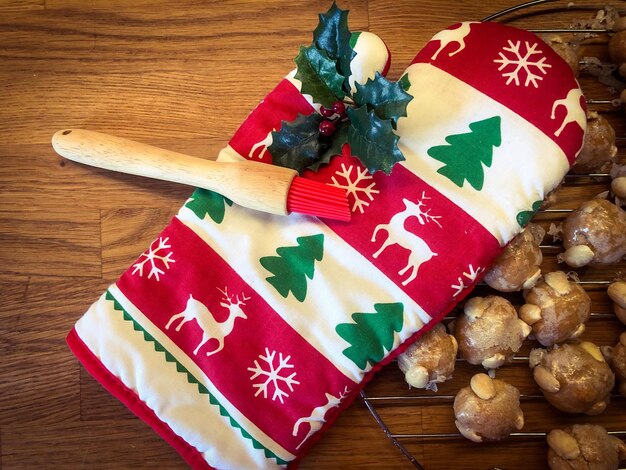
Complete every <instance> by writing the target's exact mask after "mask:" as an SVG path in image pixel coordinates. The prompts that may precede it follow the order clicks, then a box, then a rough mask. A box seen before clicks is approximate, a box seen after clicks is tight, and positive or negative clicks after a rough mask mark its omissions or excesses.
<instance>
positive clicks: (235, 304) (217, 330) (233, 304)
mask: <svg viewBox="0 0 626 470" xmlns="http://www.w3.org/2000/svg"><path fill="white" fill-rule="evenodd" d="M218 290H219V291H220V292H221V293H222V294H224V298H223V299H222V302H220V305H221V306H222V307H224V308H226V309H228V318H227V319H226V321H224V322H222V323H219V322H218V321H216V320H215V318H214V317H213V314H212V313H211V312H210V311H209V309H208V308H207V307H206V306H205V305H204V304H203V303H202V302H199V301H198V300H196V299H194V298H193V296H192V295H191V294H190V295H189V300H187V306H186V307H185V310H183V311H182V312H180V313H177V314H175V315H172V317H171V318H170V320H169V321H168V322H167V325H165V329H166V330H169V329H170V326H172V323H174V322H175V321H176V320H180V323H179V324H178V326H177V327H176V331H180V329H181V327H182V326H183V325H184V324H185V323H187V322H189V321H191V320H196V322H197V323H198V326H199V327H200V329H201V330H202V340H201V341H200V343H199V344H198V346H197V347H196V349H195V350H194V352H193V353H194V355H197V354H198V351H199V350H200V348H201V347H202V346H204V345H205V344H206V342H207V341H209V340H210V339H216V340H217V341H218V343H219V345H218V347H217V349H214V350H213V351H208V352H207V353H206V355H207V356H211V355H212V354H215V353H217V352H219V351H221V350H222V349H223V348H224V338H225V337H226V336H228V335H229V334H230V332H231V331H233V326H234V324H235V319H236V318H243V319H244V320H245V319H246V318H248V317H247V316H246V314H245V313H244V312H243V310H241V307H242V306H243V305H246V304H245V301H246V300H249V299H250V297H246V296H245V295H244V294H243V293H242V294H241V296H242V298H241V299H239V296H236V297H235V301H233V299H232V297H230V296H229V295H228V294H227V292H226V289H224V290H221V289H218Z"/></svg>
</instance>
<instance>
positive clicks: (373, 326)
mask: <svg viewBox="0 0 626 470" xmlns="http://www.w3.org/2000/svg"><path fill="white" fill-rule="evenodd" d="M374 310H375V313H353V314H352V320H354V323H341V324H339V325H337V327H336V328H335V331H336V332H337V334H338V335H339V336H341V337H342V338H343V339H345V340H346V341H347V342H348V343H350V346H349V347H348V348H346V349H344V350H343V354H344V356H346V357H347V358H348V359H350V360H351V361H352V362H354V363H355V364H356V365H357V366H358V367H359V368H360V369H363V370H365V368H366V367H367V363H368V362H369V363H370V364H371V365H374V364H376V363H377V362H379V361H380V360H381V359H382V358H383V357H384V356H385V351H387V352H388V351H391V348H392V347H393V343H394V340H395V333H394V332H398V333H399V332H400V331H401V330H402V324H403V322H404V313H403V312H404V306H403V305H402V304H401V303H399V302H397V303H386V304H374Z"/></svg>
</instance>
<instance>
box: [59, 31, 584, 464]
mask: <svg viewBox="0 0 626 470" xmlns="http://www.w3.org/2000/svg"><path fill="white" fill-rule="evenodd" d="M354 48H355V50H356V52H357V55H356V57H355V58H354V59H353V66H352V70H353V79H357V80H358V81H360V82H364V81H365V80H366V79H367V77H372V76H373V74H374V72H375V71H376V70H378V71H381V70H384V69H386V68H387V66H388V53H387V50H386V47H385V45H384V43H382V41H381V40H380V39H378V38H377V37H376V36H374V35H373V34H370V33H362V34H361V35H360V36H359V37H358V40H357V43H356V45H355V46H354ZM405 74H406V76H405V78H404V80H408V83H409V84H410V85H409V87H408V88H407V91H408V93H409V94H411V95H412V96H413V99H412V101H411V102H410V103H409V105H408V108H407V116H406V117H403V118H401V119H399V121H398V125H397V130H396V133H397V135H398V136H399V137H400V139H399V143H398V145H399V147H400V149H401V151H402V152H403V154H404V156H405V158H406V160H405V161H403V162H401V163H399V164H397V165H395V166H394V168H393V171H392V172H391V175H389V176H388V175H385V174H383V173H382V172H377V173H375V174H373V175H372V174H370V173H368V171H367V170H366V169H365V167H364V166H363V165H362V164H361V163H360V162H359V160H357V158H355V157H353V156H352V155H351V154H350V149H349V147H347V146H344V152H343V155H341V156H337V157H334V158H333V159H332V160H331V161H330V163H329V164H328V165H325V166H322V167H321V168H320V170H319V171H318V172H317V173H313V172H310V171H306V172H305V173H304V176H305V177H309V178H312V179H315V180H318V181H323V182H327V183H329V184H333V185H336V186H341V187H344V188H346V190H347V192H348V195H349V201H350V205H351V209H352V212H353V213H352V221H351V222H350V223H344V222H333V221H327V220H318V219H317V218H314V217H309V216H302V215H296V214H293V215H291V216H288V217H281V216H272V215H268V214H264V213H259V212H255V211H251V210H247V209H244V208H242V207H238V206H236V205H234V204H232V203H230V201H228V200H226V199H224V198H223V197H221V196H219V195H217V194H214V193H210V192H207V191H204V190H196V191H195V192H194V193H193V194H192V195H191V197H190V199H189V200H188V201H187V202H186V203H185V205H184V206H183V207H182V208H181V209H180V211H179V213H178V215H177V216H176V217H174V219H173V220H172V221H171V223H170V224H169V225H168V226H167V227H166V228H165V229H164V230H163V232H162V233H161V234H160V235H159V236H158V237H157V238H156V239H155V240H154V242H153V243H152V244H151V245H150V247H149V248H148V249H147V250H146V252H145V253H143V254H141V256H139V258H138V259H137V261H136V262H135V263H133V265H132V266H131V267H130V268H129V269H128V270H127V271H126V272H125V273H124V274H123V275H122V276H121V277H120V279H119V280H118V281H117V282H116V283H115V284H113V285H112V286H111V287H110V288H109V289H108V290H107V291H106V292H105V293H104V294H103V295H102V297H101V298H100V299H99V300H98V301H96V302H95V303H94V304H93V305H92V306H91V308H90V309H89V310H88V311H87V313H86V314H85V315H84V316H83V317H82V318H81V319H80V320H79V321H78V322H77V323H76V326H75V327H74V329H73V330H72V331H71V333H70V334H69V337H68V342H69V344H70V347H71V348H72V350H73V351H74V353H75V354H76V355H77V356H78V358H79V359H80V360H81V361H82V362H83V364H84V365H85V367H86V368H87V369H88V370H89V372H90V373H91V374H93V375H94V376H95V377H96V379H98V380H99V381H100V382H101V383H102V384H103V385H104V386H105V387H106V388H107V389H108V390H109V391H110V392H111V393H112V394H113V395H115V396H116V397H118V398H119V399H120V400H121V401H122V402H124V403H125V404H126V405H127V406H128V407H129V408H130V409H131V410H132V411H134V412H135V413H136V414H137V415H138V416H139V417H141V418H142V419H144V420H145V421H146V422H147V423H148V424H150V425H151V426H152V427H153V428H154V429H155V430H156V431H157V432H158V433H159V434H160V435H161V436H163V437H164V438H165V439H166V440H167V441H168V442H169V443H170V444H172V445H173V446H174V447H175V448H176V449H177V450H178V451H179V452H180V453H181V455H182V456H183V457H184V458H185V459H186V461H187V462H188V463H189V464H190V465H192V466H193V467H195V468H209V467H215V468H273V467H281V466H287V465H289V464H294V463H296V462H297V461H298V460H299V459H300V458H301V457H302V456H303V455H304V454H306V452H307V450H308V449H309V448H310V447H311V445H312V444H313V442H314V441H315V440H316V439H317V438H319V436H320V435H321V434H322V433H323V431H324V429H325V428H326V427H327V426H329V425H330V424H331V423H332V422H333V421H334V419H335V418H336V417H337V415H338V413H339V412H340V411H341V410H342V409H344V408H346V407H347V406H348V405H349V404H350V402H351V401H352V400H353V399H354V398H355V397H356V396H357V394H358V392H359V390H360V389H361V388H362V387H363V386H364V384H365V383H366V382H367V381H368V380H369V379H370V378H371V377H372V375H373V374H374V372H375V371H377V370H378V369H380V367H382V366H383V365H384V364H386V363H388V362H389V361H390V360H391V359H393V358H394V357H395V356H396V355H397V354H398V353H399V352H400V351H401V350H403V348H404V347H405V346H406V345H408V343H409V342H411V341H412V340H414V339H415V338H417V337H418V336H419V335H420V334H422V333H423V332H424V331H426V330H428V329H429V328H431V327H432V326H433V325H435V324H436V323H437V322H438V321H440V320H441V319H442V318H443V317H444V316H445V315H446V313H447V312H449V311H450V310H451V309H452V308H453V306H454V305H455V304H456V303H457V302H459V301H460V300H461V299H462V298H463V297H465V296H466V295H467V294H468V293H469V292H470V290H471V288H472V286H473V285H474V284H475V283H476V282H477V281H478V280H479V279H480V278H481V276H482V274H483V273H484V272H485V270H486V269H488V267H489V266H490V264H491V263H492V261H493V259H494V258H495V257H496V256H497V255H498V253H499V252H500V251H501V249H502V247H503V246H504V245H506V243H507V242H508V241H510V240H511V239H512V238H513V237H514V236H515V235H516V234H517V233H518V232H519V231H520V230H521V228H522V227H523V225H525V224H526V223H527V222H528V220H529V219H530V217H531V216H532V214H533V212H534V211H536V210H537V208H538V205H539V204H540V203H541V201H542V199H543V198H544V196H545V195H546V193H547V192H549V191H550V190H552V189H553V188H555V187H556V186H557V185H558V184H559V182H560V181H561V180H562V178H563V176H564V175H565V173H566V172H567V170H568V168H569V167H570V165H571V164H572V163H573V161H574V158H575V155H576V154H577V152H578V150H579V149H580V147H581V145H582V141H583V135H584V129H585V104H584V99H583V96H582V94H581V91H580V89H579V87H578V84H577V83H576V80H575V79H574V77H573V75H572V74H571V72H570V70H569V68H568V66H567V64H566V63H565V62H564V61H563V60H561V59H560V58H559V57H558V56H557V55H556V54H555V53H554V52H553V51H552V50H551V49H550V48H549V47H548V46H546V45H545V44H544V43H543V42H541V40H540V39H538V38H537V37H536V36H535V35H533V34H531V33H528V32H525V31H521V30H518V29H514V28H511V27H508V26H503V25H500V24H495V23H461V24H457V25H454V26H453V27H451V28H450V29H447V30H444V31H442V32H440V33H438V34H437V35H435V36H434V37H433V39H432V40H431V41H430V42H429V43H428V44H427V45H426V46H425V47H424V49H423V50H422V51H421V52H420V53H419V54H418V55H417V56H416V58H415V59H414V61H413V63H412V64H411V65H410V66H409V67H408V68H407V70H406V72H405ZM299 90H300V83H299V82H298V80H296V79H295V78H294V74H293V73H292V74H290V75H288V76H287V77H286V78H285V79H284V80H282V81H281V82H280V83H279V84H278V86H277V87H276V88H275V89H274V90H273V91H272V92H271V93H270V94H269V95H268V96H267V97H266V98H265V99H264V100H263V101H262V102H261V103H260V104H259V105H258V107H257V108H256V109H255V110H254V111H252V113H251V114H250V116H249V117H248V118H247V119H246V121H245V122H244V123H243V124H242V126H241V127H240V128H239V130H238V131H237V132H236V133H235V135H234V136H233V138H232V140H231V141H230V142H229V145H228V146H227V147H226V148H225V149H224V150H223V151H222V152H221V154H220V159H227V160H241V159H252V160H262V161H266V162H268V163H271V156H270V155H269V152H268V151H267V145H268V144H269V143H270V142H271V131H272V130H274V129H277V128H280V126H281V122H282V121H289V120H293V119H294V118H295V117H296V116H297V114H298V113H302V114H310V113H312V112H316V111H315V110H316V109H319V105H316V104H315V103H312V102H311V97H310V96H308V95H303V94H301V93H300V91H299Z"/></svg>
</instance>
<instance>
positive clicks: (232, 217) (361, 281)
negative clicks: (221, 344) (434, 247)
mask: <svg viewBox="0 0 626 470" xmlns="http://www.w3.org/2000/svg"><path fill="white" fill-rule="evenodd" d="M178 218H179V219H180V220H181V221H182V222H183V223H184V224H185V225H187V226H188V227H189V228H190V229H191V230H193V231H194V232H195V233H197V234H198V235H199V236H200V237H201V238H202V239H203V240H204V241H205V242H206V243H207V244H208V245H210V246H211V247H212V248H213V249H214V250H215V251H216V252H217V253H218V254H219V255H220V256H221V257H222V258H223V259H225V260H226V261H227V262H228V263H229V264H230V266H231V267H232V268H233V269H234V270H235V271H236V272H237V273H238V274H239V275H240V276H241V277H242V278H243V279H244V280H245V281H246V282H247V283H248V284H249V285H250V286H251V287H252V288H253V289H254V290H255V291H256V292H257V293H258V294H259V295H260V296H261V297H262V298H264V299H265V300H266V301H267V302H268V304H269V305H270V306H271V307H272V308H273V309H274V310H275V311H276V312H277V313H278V314H279V315H280V316H281V317H282V318H283V319H284V320H285V321H286V322H287V323H289V324H290V325H291V326H292V327H293V328H294V329H295V330H296V331H297V332H298V333H300V334H301V335H302V336H303V337H304V338H305V339H306V340H307V341H308V342H309V343H311V344H312V345H313V346H314V347H315V348H316V349H317V350H318V351H319V352H320V353H321V354H322V355H324V356H325V357H326V358H327V359H328V360H329V361H331V362H332V363H333V364H335V366H336V367H337V368H338V369H339V370H340V371H341V372H342V373H343V374H345V375H346V376H348V377H349V378H351V379H352V380H354V381H355V382H360V381H361V379H362V378H363V371H362V370H361V369H359V368H358V367H357V366H356V365H355V364H354V363H353V362H352V361H351V360H350V359H348V358H347V357H346V356H344V355H343V350H344V349H345V348H347V347H348V346H349V344H348V343H347V342H344V341H343V340H341V338H340V337H339V336H338V335H337V333H336V332H335V327H336V326H337V324H339V323H352V322H353V320H352V318H351V315H352V314H353V313H355V312H374V310H373V305H374V304H375V303H394V302H401V303H402V304H403V305H404V328H403V330H402V332H401V333H400V334H399V335H397V336H396V341H395V344H394V348H395V347H396V346H398V345H399V344H400V343H401V342H403V341H404V340H406V339H407V338H408V337H409V336H411V335H412V334H413V333H415V332H416V331H417V330H418V329H420V328H421V327H422V326H423V325H424V323H427V322H428V321H430V319H431V317H430V316H429V315H428V314H427V313H426V312H425V311H424V310H423V309H422V308H421V307H420V306H419V305H418V304H417V303H416V302H415V301H413V300H412V299H411V298H410V297H409V296H408V295H406V294H405V293H404V292H403V291H402V290H401V289H400V288H399V287H398V286H396V285H395V284H394V283H393V282H392V281H391V280H390V279H389V278H388V277H387V276H385V274H383V273H382V272H381V271H379V270H378V269H377V268H376V267H375V266H374V265H373V264H371V263H370V261H369V260H367V259H366V258H365V257H363V256H362V255H361V254H360V253H359V252H358V251H356V250H355V249H354V248H352V246H350V245H349V244H347V243H346V242H345V241H344V240H342V239H341V238H340V237H339V236H338V235H336V234H335V233H334V232H333V231H331V230H330V229H329V228H328V227H327V226H326V225H325V224H323V223H322V222H320V221H319V220H317V219H315V218H313V217H307V216H303V215H298V214H291V215H290V216H289V217H282V216H272V215H269V214H264V213H261V212H257V211H251V210H249V209H245V208H243V207H240V206H237V205H236V204H235V205H233V206H230V207H227V208H226V214H225V217H224V220H223V222H222V223H221V224H215V223H214V222H213V221H212V220H211V219H210V218H209V217H208V216H207V217H205V220H203V221H201V220H199V219H198V217H197V216H196V215H195V214H194V213H193V212H192V211H191V210H189V209H187V208H185V207H183V208H182V209H181V210H180V212H179V214H178ZM319 233H323V234H324V257H323V259H322V261H316V264H317V266H320V269H316V270H315V275H314V277H313V280H309V281H308V290H307V296H306V299H305V301H304V302H302V303H300V302H299V301H298V300H296V299H295V298H294V296H293V295H292V294H289V295H288V296H287V298H284V297H282V296H281V295H280V294H279V293H278V292H277V291H276V289H275V288H274V287H273V286H272V285H271V284H270V283H269V282H267V281H266V280H265V279H266V278H267V277H270V276H271V275H272V274H271V273H270V272H268V271H266V270H265V269H264V268H263V267H262V266H261V265H260V263H259V259H260V258H262V257H264V256H276V251H275V250H276V248H278V247H281V246H296V245H297V241H296V238H298V237H301V236H307V235H315V234H319ZM348 282H349V286H350V290H351V291H352V292H351V294H352V295H346V291H345V289H346V285H347V283H348Z"/></svg>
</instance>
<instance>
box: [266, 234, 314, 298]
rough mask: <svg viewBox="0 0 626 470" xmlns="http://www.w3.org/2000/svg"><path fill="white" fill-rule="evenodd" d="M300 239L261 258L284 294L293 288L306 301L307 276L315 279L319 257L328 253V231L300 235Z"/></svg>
mask: <svg viewBox="0 0 626 470" xmlns="http://www.w3.org/2000/svg"><path fill="white" fill-rule="evenodd" d="M296 241H297V242H298V245H297V246H282V247H280V248H277V249H276V253H277V254H278V256H265V257H263V258H261V259H260V260H259V262H260V263H261V266H263V267H264V268H265V269H267V270H268V271H269V272H271V273H272V274H273V276H270V277H268V278H266V281H267V282H269V283H270V284H271V285H273V286H274V287H275V288H276V290H277V291H278V293H279V294H280V295H282V296H283V297H285V298H286V297H287V296H288V295H289V292H291V293H292V294H293V296H294V297H295V298H296V299H297V300H298V301H300V302H304V299H305V298H306V291H307V278H308V279H313V275H314V274H315V261H321V260H322V257H323V256H324V235H323V234H321V233H320V234H318V235H310V236H306V237H298V238H297V239H296Z"/></svg>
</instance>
